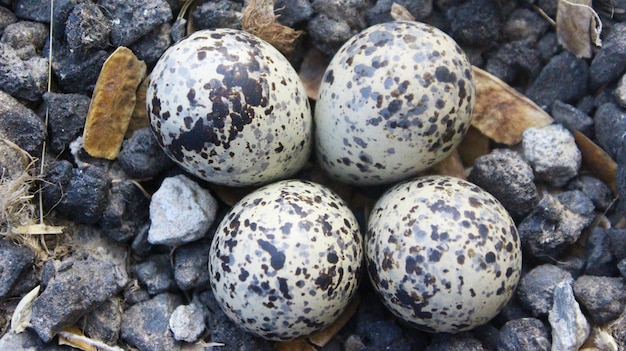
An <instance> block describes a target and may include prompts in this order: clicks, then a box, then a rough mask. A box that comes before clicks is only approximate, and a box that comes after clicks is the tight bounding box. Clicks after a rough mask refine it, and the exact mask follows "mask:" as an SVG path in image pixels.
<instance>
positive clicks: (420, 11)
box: [365, 0, 433, 26]
mask: <svg viewBox="0 0 626 351" xmlns="http://www.w3.org/2000/svg"><path fill="white" fill-rule="evenodd" d="M393 3H394V1H393V0H377V1H376V4H375V5H374V6H373V7H370V8H369V9H367V10H366V11H365V19H366V20H367V24H368V25H369V26H372V25H374V24H377V23H385V22H390V21H393V20H394V19H393V18H392V17H391V5H392V4H393ZM395 3H397V4H398V5H401V6H403V7H404V8H405V9H407V10H408V11H409V13H410V14H411V15H412V16H413V17H414V18H415V20H417V21H419V20H423V19H424V18H426V17H428V16H430V15H431V13H432V12H433V0H419V1H414V0H413V1H411V0H402V1H395Z"/></svg>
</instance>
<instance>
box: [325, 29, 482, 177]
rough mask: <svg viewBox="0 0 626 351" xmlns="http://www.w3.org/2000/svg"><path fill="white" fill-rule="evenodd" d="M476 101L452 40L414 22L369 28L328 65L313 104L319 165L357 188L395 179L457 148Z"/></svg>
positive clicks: (468, 68) (464, 61) (464, 62)
mask: <svg viewBox="0 0 626 351" xmlns="http://www.w3.org/2000/svg"><path fill="white" fill-rule="evenodd" d="M474 103H475V88H474V83H473V78H472V71H471V65H470V63H469V61H468V60H467V57H466V56H465V54H464V52H463V51H462V50H461V48H460V47H459V46H458V45H457V44H456V43H455V41H454V40H453V39H452V38H450V37H449V36H448V35H446V34H445V33H443V32H442V31H440V30H439V29H437V28H435V27H432V26H430V25H427V24H423V23H418V22H389V23H383V24H378V25H374V26H372V27H370V28H367V29H365V30H364V31H362V32H361V33H359V34H357V35H356V36H354V37H353V38H351V39H350V40H348V42H346V43H345V44H344V45H343V46H342V47H341V49H340V50H339V51H338V52H337V54H336V55H335V57H334V58H333V59H332V61H331V62H330V64H329V66H328V68H327V70H326V72H325V74H324V77H323V80H322V83H321V86H320V90H319V97H318V99H317V102H316V106H315V124H316V128H317V131H316V154H317V158H318V163H319V164H320V165H321V166H322V167H323V168H324V169H325V170H326V171H327V172H328V173H329V174H330V175H331V176H333V177H334V178H335V179H337V180H340V181H342V182H346V183H352V184H357V185H372V184H381V183H390V182H394V181H398V180H401V179H404V178H407V177H409V176H413V175H415V174H417V173H418V172H420V171H422V170H424V169H426V168H428V167H430V166H432V165H434V164H435V163H437V162H439V161H441V160H442V159H444V158H445V157H446V156H448V155H449V154H450V153H451V152H452V151H453V150H454V149H455V148H456V147H457V146H458V144H459V143H460V141H461V139H462V138H463V136H464V135H465V133H466V131H467V129H468V128H469V126H470V120H471V113H472V110H473V107H474Z"/></svg>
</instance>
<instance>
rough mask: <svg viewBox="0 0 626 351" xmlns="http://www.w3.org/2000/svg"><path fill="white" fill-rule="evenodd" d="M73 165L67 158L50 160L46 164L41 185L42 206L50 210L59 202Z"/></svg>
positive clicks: (70, 175)
mask: <svg viewBox="0 0 626 351" xmlns="http://www.w3.org/2000/svg"><path fill="white" fill-rule="evenodd" d="M73 169H74V166H72V164H71V163H70V162H69V161H67V160H60V161H55V162H51V163H49V164H48V165H47V166H46V169H45V173H44V177H43V181H41V182H40V185H41V187H42V199H43V206H44V209H45V210H46V211H50V210H52V209H53V208H54V207H55V206H57V204H59V203H60V202H61V198H62V197H63V194H64V192H65V189H66V188H67V186H68V184H69V183H70V179H72V176H73Z"/></svg>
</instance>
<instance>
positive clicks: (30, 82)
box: [0, 43, 48, 101]
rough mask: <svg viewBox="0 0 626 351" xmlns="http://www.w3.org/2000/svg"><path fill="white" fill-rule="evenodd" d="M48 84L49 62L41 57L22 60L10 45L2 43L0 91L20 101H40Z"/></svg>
mask: <svg viewBox="0 0 626 351" xmlns="http://www.w3.org/2000/svg"><path fill="white" fill-rule="evenodd" d="M47 84H48V62H47V60H46V59H44V58H41V57H37V56H35V57H31V58H29V59H27V60H22V59H21V58H20V56H19V52H18V51H17V50H15V49H13V48H12V47H11V46H10V45H8V44H5V43H0V89H2V90H3V91H5V92H7V93H9V94H11V95H13V96H15V97H16V98H19V99H24V100H28V101H39V100H40V99H41V94H43V92H44V91H45V90H46V87H47Z"/></svg>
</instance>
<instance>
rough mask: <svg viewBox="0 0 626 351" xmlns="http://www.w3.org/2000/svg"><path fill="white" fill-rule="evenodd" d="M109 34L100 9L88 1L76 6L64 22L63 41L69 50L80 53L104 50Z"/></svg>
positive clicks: (109, 29) (108, 26)
mask: <svg viewBox="0 0 626 351" xmlns="http://www.w3.org/2000/svg"><path fill="white" fill-rule="evenodd" d="M110 32H111V27H110V25H109V23H108V22H107V20H106V18H105V17H104V14H103V13H102V11H101V10H100V7H98V6H97V5H96V4H94V3H92V2H89V1H87V2H80V3H78V4H76V6H74V8H73V9H72V11H71V12H70V13H69V14H68V17H67V20H66V21H65V40H66V41H67V44H68V46H69V48H70V50H73V51H76V52H80V53H86V52H88V51H91V50H94V49H106V48H107V46H108V45H109V33H110Z"/></svg>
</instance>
